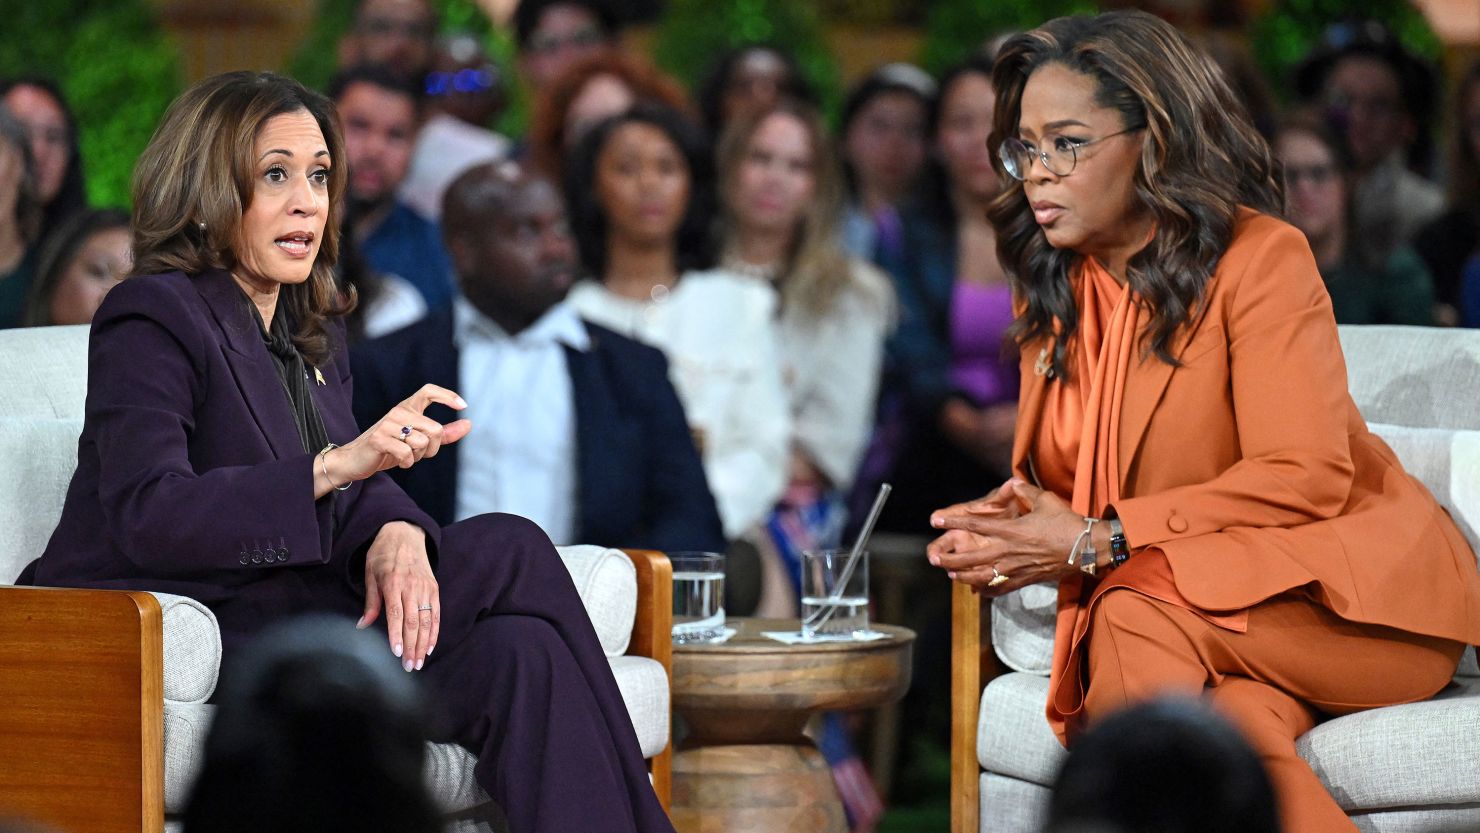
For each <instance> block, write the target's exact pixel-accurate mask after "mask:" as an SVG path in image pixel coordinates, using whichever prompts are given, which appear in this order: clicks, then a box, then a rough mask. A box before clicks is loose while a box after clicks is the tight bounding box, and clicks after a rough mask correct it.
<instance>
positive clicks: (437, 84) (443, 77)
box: [426, 64, 499, 96]
mask: <svg viewBox="0 0 1480 833" xmlns="http://www.w3.org/2000/svg"><path fill="white" fill-rule="evenodd" d="M498 83H499V75H498V68H497V67H495V66H493V65H492V64H485V65H484V66H482V67H480V68H478V69H460V70H458V71H457V72H430V73H427V83H426V90H427V95H429V96H439V95H451V94H453V93H466V94H475V93H486V92H488V91H489V90H492V89H493V88H494V87H496V86H498Z"/></svg>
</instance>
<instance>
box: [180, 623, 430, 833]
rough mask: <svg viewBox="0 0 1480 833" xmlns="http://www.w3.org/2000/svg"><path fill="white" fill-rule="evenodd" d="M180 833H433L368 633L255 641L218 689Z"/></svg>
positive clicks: (416, 730) (419, 732)
mask: <svg viewBox="0 0 1480 833" xmlns="http://www.w3.org/2000/svg"><path fill="white" fill-rule="evenodd" d="M217 703H218V708H217V710H216V717H215V720H214V722H213V723H212V725H211V731H210V735H209V737H208V738H207V739H206V751H205V763H204V765H203V767H202V769H201V774H200V778H199V780H198V781H197V782H196V784H195V788H194V790H193V792H192V794H191V796H190V800H189V802H188V803H187V805H186V808H185V818H184V830H185V831H186V833H247V831H255V832H260V831H265V830H271V831H275V833H298V832H299V831H301V833H311V832H312V833H324V831H355V833H381V832H382V831H383V833H438V831H440V829H441V826H440V823H439V820H438V817H437V812H436V809H435V807H434V806H433V804H432V801H431V798H430V796H429V795H428V793H427V789H426V787H425V785H424V783H423V780H422V778H423V775H422V768H423V762H424V757H425V740H426V739H425V735H424V730H423V725H422V714H421V707H420V705H419V703H418V700H417V698H416V693H415V691H414V689H413V688H412V683H411V680H410V678H409V676H407V675H405V674H403V673H401V672H400V666H398V665H397V664H396V663H395V661H394V658H392V657H390V656H389V655H388V654H386V652H385V650H384V646H382V645H380V643H379V641H378V640H377V639H376V638H375V637H373V636H371V635H370V633H369V632H368V631H356V630H355V628H354V625H353V623H352V622H350V621H349V620H348V619H339V618H336V617H330V616H312V617H303V618H299V619H293V620H290V621H287V622H284V623H282V624H281V625H278V626H277V627H274V628H271V629H269V630H267V631H264V632H263V633H262V635H261V636H260V637H259V638H258V640H257V641H256V642H255V643H253V645H252V647H251V648H250V649H248V652H247V655H246V656H244V657H242V658H241V660H240V661H239V662H238V663H237V664H236V665H235V666H234V667H233V668H232V669H231V673H230V674H228V675H227V676H226V677H225V678H224V679H223V684H222V689H221V691H220V692H218V697H217Z"/></svg>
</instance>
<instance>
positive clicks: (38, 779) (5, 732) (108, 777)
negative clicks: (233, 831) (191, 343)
mask: <svg viewBox="0 0 1480 833" xmlns="http://www.w3.org/2000/svg"><path fill="white" fill-rule="evenodd" d="M626 554H627V556H628V557H629V558H631V559H632V564H633V566H634V567H635V568H636V570H637V616H636V620H635V621H634V623H633V627H632V639H631V642H630V644H629V647H628V649H627V653H628V654H629V655H633V656H643V657H648V658H650V659H654V660H657V661H658V662H660V663H662V665H663V670H664V673H666V674H667V676H668V679H669V680H670V681H671V680H672V679H673V639H672V628H673V567H672V565H670V564H669V562H668V557H667V556H666V555H664V554H662V553H658V552H652V551H646V550H641V551H638V550H634V551H630V552H627V553H626ZM0 633H3V634H4V638H3V639H0V815H17V816H20V817H22V818H26V819H30V820H33V821H36V822H40V823H42V824H47V825H53V826H55V827H57V828H58V829H61V830H79V831H81V830H85V831H88V833H163V830H164V630H163V619H162V617H161V614H160V609H159V602H158V601H156V600H155V598H154V597H153V596H151V595H150V594H148V593H141V592H131V591H117V590H68V589H55V588H47V587H10V586H0ZM650 767H651V771H652V776H653V789H654V790H655V791H656V792H657V794H658V799H659V800H660V801H661V802H662V804H663V808H664V809H665V810H666V809H667V808H668V806H669V801H670V799H671V796H672V789H673V744H672V741H671V739H670V742H669V743H668V744H667V745H666V746H665V747H664V748H663V751H662V752H661V753H659V754H658V755H657V756H655V757H653V758H652V759H650Z"/></svg>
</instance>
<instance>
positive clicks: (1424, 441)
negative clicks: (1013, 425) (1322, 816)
mask: <svg viewBox="0 0 1480 833" xmlns="http://www.w3.org/2000/svg"><path fill="white" fill-rule="evenodd" d="M1341 342H1342V348H1343V350H1344V351H1345V353H1346V361H1347V374H1348V378H1349V382H1350V385H1351V392H1352V396H1353V398H1354V399H1355V400H1356V403H1357V407H1358V408H1359V409H1360V410H1361V411H1362V414H1363V416H1365V417H1366V419H1367V421H1368V423H1369V424H1370V426H1371V428H1372V430H1373V431H1374V432H1376V433H1377V434H1379V435H1380V436H1382V438H1383V439H1384V440H1386V441H1387V443H1388V444H1389V445H1390V446H1392V448H1393V450H1394V451H1395V452H1396V453H1397V455H1398V457H1399V458H1400V459H1401V460H1402V461H1403V465H1404V466H1405V467H1406V468H1407V469H1408V471H1409V472H1411V473H1412V474H1414V475H1415V476H1416V477H1418V478H1419V479H1420V480H1422V481H1423V482H1424V484H1425V485H1427V486H1428V488H1429V490H1430V491H1431V492H1433V494H1434V497H1436V498H1437V499H1438V500H1439V502H1440V503H1441V504H1443V505H1444V507H1445V508H1446V509H1448V510H1449V512H1450V514H1451V515H1452V516H1453V517H1454V519H1455V520H1456V521H1457V522H1458V523H1459V526H1460V528H1461V529H1462V530H1463V531H1464V533H1465V536H1466V537H1467V538H1468V539H1469V541H1470V545H1471V546H1473V547H1476V548H1477V549H1480V536H1477V535H1476V532H1477V530H1480V331H1475V330H1440V329H1432V328H1420V327H1342V328H1341ZM952 592H953V594H954V595H953V601H952V628H951V631H952V636H951V654H952V656H951V662H952V682H951V700H952V703H951V724H952V739H951V747H952V748H951V802H952V806H951V830H952V833H977V832H978V831H980V833H1034V832H1035V831H1037V830H1038V829H1039V828H1040V827H1041V822H1042V819H1043V813H1044V811H1045V809H1046V806H1047V800H1048V793H1049V785H1050V784H1051V783H1052V780H1053V778H1054V776H1055V774H1056V773H1057V771H1058V768H1059V765H1060V763H1061V762H1062V759H1063V757H1064V754H1065V753H1064V750H1063V748H1062V747H1061V746H1060V745H1059V743H1058V741H1057V740H1056V739H1055V738H1054V735H1053V733H1052V732H1051V731H1050V729H1049V726H1048V721H1047V719H1046V718H1045V717H1044V704H1045V701H1046V699H1047V697H1048V670H1049V664H1050V659H1051V656H1052V651H1053V616H1054V605H1055V598H1054V597H1055V593H1054V591H1053V589H1052V588H1049V587H1045V586H1038V587H1028V588H1024V589H1023V590H1020V591H1018V592H1016V593H1012V594H1009V595H1007V596H1004V597H1002V598H999V599H997V600H995V601H994V602H993V603H992V606H991V628H992V631H991V633H992V642H993V647H994V648H995V649H996V652H997V655H998V657H999V658H1000V659H1001V660H1002V662H1003V663H1004V664H1005V665H1007V666H1008V667H1009V668H1011V669H1013V671H1012V673H1008V674H1005V675H1003V676H1001V677H997V678H996V679H994V680H992V681H991V683H990V684H988V685H987V686H986V689H985V691H984V690H983V689H982V687H981V685H980V677H979V676H978V674H979V671H978V669H979V658H980V653H979V651H980V645H981V642H980V636H981V632H982V631H981V627H982V619H981V607H980V603H979V602H980V600H979V597H978V596H975V595H973V594H972V593H971V592H970V591H969V590H967V589H965V588H963V587H959V586H958V587H955V588H953V591H952ZM1298 749H1299V751H1300V754H1301V756H1302V757H1304V758H1305V760H1306V761H1308V762H1309V763H1310V765H1311V767H1312V768H1313V769H1315V771H1316V774H1317V775H1319V776H1320V778H1321V780H1322V781H1324V782H1325V784H1326V786H1327V788H1328V789H1330V790H1331V793H1332V794H1333V795H1334V796H1336V800H1337V802H1338V803H1340V805H1341V806H1342V808H1343V809H1344V810H1346V812H1347V814H1348V815H1349V816H1351V819H1352V821H1353V822H1355V823H1356V825H1357V827H1359V828H1360V829H1362V830H1364V831H1371V832H1372V833H1428V832H1429V831H1434V833H1438V831H1444V830H1461V829H1466V830H1467V829H1472V828H1480V752H1477V750H1480V668H1477V666H1476V662H1475V652H1474V649H1473V648H1472V649H1470V650H1468V651H1466V653H1465V657H1464V659H1463V661H1462V662H1461V664H1460V668H1459V673H1458V674H1456V676H1455V678H1454V682H1453V684H1451V685H1450V686H1449V687H1448V688H1446V689H1445V690H1444V691H1442V692H1440V694H1439V695H1438V696H1437V697H1435V698H1434V699H1432V700H1429V701H1427V702H1422V703H1413V704H1409V705H1402V706H1391V707H1388V708H1383V709H1374V710H1372V711H1367V712H1360V713H1358V714H1353V715H1349V716H1346V717H1341V718H1337V719H1335V720H1331V721H1328V722H1326V723H1322V724H1321V725H1319V726H1317V727H1316V728H1314V729H1312V730H1311V731H1310V732H1308V733H1306V734H1305V735H1304V736H1303V737H1301V738H1300V739H1299V741H1298Z"/></svg>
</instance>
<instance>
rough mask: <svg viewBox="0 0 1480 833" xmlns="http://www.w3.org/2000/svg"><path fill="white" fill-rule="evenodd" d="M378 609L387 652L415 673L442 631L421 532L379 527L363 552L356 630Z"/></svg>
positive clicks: (397, 525) (396, 524) (401, 525)
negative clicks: (382, 614)
mask: <svg viewBox="0 0 1480 833" xmlns="http://www.w3.org/2000/svg"><path fill="white" fill-rule="evenodd" d="M382 607H384V608H385V627H386V636H387V637H388V638H389V640H390V644H391V652H392V653H394V654H395V655H396V656H397V657H399V658H400V659H401V667H402V668H405V669H406V670H407V671H412V670H417V671H420V670H421V666H422V663H423V662H425V661H426V656H427V654H430V653H431V652H432V648H434V647H436V645H437V636H438V635H439V633H440V631H441V629H442V598H441V594H440V593H439V592H438V589H437V579H436V577H435V576H433V575H432V565H431V561H430V560H429V559H428V558H427V537H426V533H425V532H423V531H422V530H421V528H420V527H417V526H414V525H412V524H409V523H406V522H405V521H392V522H391V523H388V524H386V525H385V526H383V527H381V528H380V532H379V533H378V534H377V535H376V536H375V541H374V542H373V543H371V544H370V549H369V550H367V551H366V553H365V615H363V616H361V617H360V621H359V622H358V623H357V624H356V627H359V628H367V627H369V626H370V624H371V623H372V622H374V621H375V620H376V618H377V617H378V616H379V615H380V610H381V608H382Z"/></svg>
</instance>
